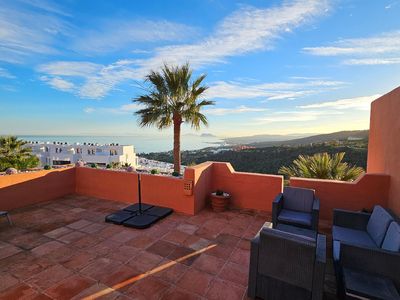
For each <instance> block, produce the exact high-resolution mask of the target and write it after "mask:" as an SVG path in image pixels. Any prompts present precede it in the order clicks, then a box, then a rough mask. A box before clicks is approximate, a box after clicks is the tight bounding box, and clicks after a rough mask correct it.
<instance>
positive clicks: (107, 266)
mask: <svg viewBox="0 0 400 300" xmlns="http://www.w3.org/2000/svg"><path fill="white" fill-rule="evenodd" d="M120 265H121V263H120V262H117V261H114V260H111V259H109V258H103V257H101V258H97V259H95V260H93V261H92V262H91V263H90V264H89V265H87V266H86V267H85V268H83V269H82V270H80V271H79V272H80V273H81V274H83V275H85V276H89V277H91V278H93V279H95V280H100V278H103V276H107V275H108V274H109V273H110V270H112V269H115V268H117V267H119V266H120Z"/></svg>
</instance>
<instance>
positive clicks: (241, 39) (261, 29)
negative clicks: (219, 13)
mask: <svg viewBox="0 0 400 300" xmlns="http://www.w3.org/2000/svg"><path fill="white" fill-rule="evenodd" d="M327 7H328V0H323V1H321V0H312V1H311V0H310V1H300V0H294V1H290V2H285V3H284V4H282V5H281V6H276V7H273V8H268V9H257V8H253V7H246V8H241V9H239V10H238V11H236V12H234V13H233V14H232V15H230V16H228V17H227V18H225V19H224V20H223V21H222V22H221V23H220V24H219V26H218V27H217V28H216V30H215V32H214V33H213V34H211V35H210V36H209V37H208V38H205V39H204V40H202V41H200V42H197V43H193V44H185V45H172V46H165V47H159V48H156V49H155V51H154V53H155V54H154V56H153V57H151V58H148V59H136V60H123V61H117V62H115V63H112V64H109V65H106V66H103V65H95V66H93V65H91V63H90V62H78V63H77V62H53V63H49V64H46V65H44V66H41V67H39V71H40V72H43V73H47V74H48V75H55V76H69V77H78V78H79V79H80V80H81V81H83V82H81V83H75V84H76V85H78V90H79V92H78V95H80V96H81V97H87V98H101V97H104V96H105V95H107V94H108V93H109V92H110V91H111V90H112V89H114V88H115V87H116V86H117V85H118V84H119V83H121V82H123V81H126V80H141V79H143V77H144V76H145V75H146V74H147V73H148V72H149V70H150V69H158V68H159V67H160V66H162V64H163V63H169V64H179V63H184V62H186V61H190V63H191V65H192V66H193V67H200V66H203V65H206V64H212V63H218V62H224V61H225V59H226V58H228V57H231V56H236V55H242V54H245V53H248V52H251V51H259V50H264V49H269V48H272V47H273V43H274V42H275V41H276V40H277V39H278V38H279V37H280V36H281V35H282V34H285V32H286V30H285V29H286V28H291V29H294V28H296V27H299V26H300V25H302V24H305V23H307V22H308V21H310V20H312V19H314V18H315V17H317V16H320V15H322V14H324V13H325V12H326V9H327ZM88 66H89V68H88ZM92 67H93V69H92ZM80 70H83V72H80Z"/></svg>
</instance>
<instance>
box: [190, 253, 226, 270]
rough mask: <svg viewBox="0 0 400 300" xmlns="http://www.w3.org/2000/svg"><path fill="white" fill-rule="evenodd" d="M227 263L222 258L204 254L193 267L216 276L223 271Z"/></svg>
mask: <svg viewBox="0 0 400 300" xmlns="http://www.w3.org/2000/svg"><path fill="white" fill-rule="evenodd" d="M225 262H226V261H225V260H223V259H221V258H217V257H215V256H212V255H207V254H205V253H203V254H201V255H200V257H199V258H197V259H196V261H195V262H194V263H193V265H192V267H193V268H196V269H198V270H201V271H204V272H207V273H210V274H213V275H215V274H217V273H219V272H220V271H221V269H222V267H223V265H224V264H225Z"/></svg>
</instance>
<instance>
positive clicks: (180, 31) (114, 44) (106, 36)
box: [72, 20, 198, 53]
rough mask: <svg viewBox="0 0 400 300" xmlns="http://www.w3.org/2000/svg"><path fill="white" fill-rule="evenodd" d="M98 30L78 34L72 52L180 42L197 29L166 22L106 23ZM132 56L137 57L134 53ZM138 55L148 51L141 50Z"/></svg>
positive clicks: (91, 51) (110, 50) (101, 51)
mask: <svg viewBox="0 0 400 300" xmlns="http://www.w3.org/2000/svg"><path fill="white" fill-rule="evenodd" d="M99 27H100V28H99V29H98V30H90V31H86V32H85V31H83V32H81V34H80V36H79V38H78V39H77V40H75V41H74V43H73V45H72V48H73V49H75V50H77V51H83V52H89V53H104V52H112V51H117V50H121V49H127V48H129V47H134V46H135V45H136V44H137V43H138V42H147V43H148V42H160V41H182V40H184V39H187V38H188V37H193V36H196V35H197V31H198V30H197V29H196V28H194V27H191V26H188V25H184V24H179V23H175V22H169V21H166V20H157V21H154V20H133V21H122V20H118V21H108V22H105V23H104V24H103V25H100V26H99ZM132 52H134V53H138V52H137V50H133V51H132ZM140 53H147V51H143V50H140Z"/></svg>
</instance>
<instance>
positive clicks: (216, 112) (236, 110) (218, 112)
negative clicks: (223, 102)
mask: <svg viewBox="0 0 400 300" xmlns="http://www.w3.org/2000/svg"><path fill="white" fill-rule="evenodd" d="M266 110H267V109H266V108H259V107H248V106H245V105H241V106H238V107H233V108H209V109H205V110H204V111H203V112H204V114H206V115H211V116H223V115H229V114H242V113H251V112H261V111H266Z"/></svg>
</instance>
